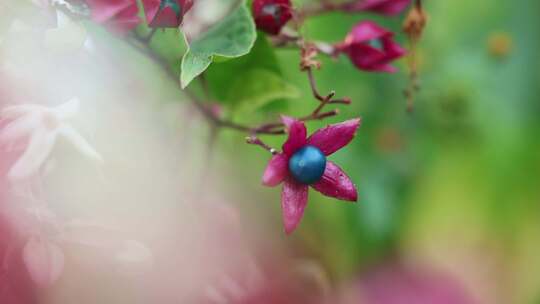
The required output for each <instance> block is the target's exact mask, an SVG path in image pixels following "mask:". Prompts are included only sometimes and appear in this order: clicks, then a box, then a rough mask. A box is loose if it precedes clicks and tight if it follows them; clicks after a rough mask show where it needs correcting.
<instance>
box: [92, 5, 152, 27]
mask: <svg viewBox="0 0 540 304" xmlns="http://www.w3.org/2000/svg"><path fill="white" fill-rule="evenodd" d="M86 2H87V3H88V6H89V7H90V10H91V14H92V19H93V20H94V21H95V22H97V23H101V24H104V25H106V26H107V27H108V28H110V29H111V30H113V31H115V32H118V33H126V32H129V31H131V30H132V29H134V28H135V27H136V26H137V25H139V24H140V23H141V19H140V18H139V9H138V7H137V1H136V0H86Z"/></svg>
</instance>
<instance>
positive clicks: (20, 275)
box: [0, 197, 37, 304]
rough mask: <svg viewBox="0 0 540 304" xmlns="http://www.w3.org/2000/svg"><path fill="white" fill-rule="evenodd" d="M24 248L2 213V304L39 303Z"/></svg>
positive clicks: (0, 279)
mask: <svg viewBox="0 0 540 304" xmlns="http://www.w3.org/2000/svg"><path fill="white" fill-rule="evenodd" d="M1 198H2V197H0V199H1ZM4 202H5V201H2V203H4ZM22 248H23V243H22V240H21V238H20V236H19V235H18V233H17V231H16V230H15V229H14V228H13V227H12V226H11V224H10V221H7V220H6V217H5V216H4V214H3V213H2V212H0V300H1V301H0V303H2V304H34V303H37V298H36V290H35V288H34V286H35V285H34V284H33V282H32V280H31V278H30V276H29V274H28V271H27V269H26V265H25V264H24V261H23V257H22Z"/></svg>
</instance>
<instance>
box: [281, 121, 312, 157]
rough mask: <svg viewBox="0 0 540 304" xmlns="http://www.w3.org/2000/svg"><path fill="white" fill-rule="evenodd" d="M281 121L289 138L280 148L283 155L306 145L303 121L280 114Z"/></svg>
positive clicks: (289, 154)
mask: <svg viewBox="0 0 540 304" xmlns="http://www.w3.org/2000/svg"><path fill="white" fill-rule="evenodd" d="M281 121H282V122H283V124H284V125H285V129H286V130H287V133H289V138H287V141H286V142H285V143H284V144H283V147H282V149H283V152H284V153H285V155H287V156H291V155H292V154H293V153H294V152H296V150H298V149H300V148H301V147H303V146H305V145H306V136H307V130H306V125H305V124H304V122H302V121H299V120H297V119H294V118H291V117H288V116H281Z"/></svg>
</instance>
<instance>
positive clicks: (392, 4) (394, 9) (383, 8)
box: [344, 0, 411, 16]
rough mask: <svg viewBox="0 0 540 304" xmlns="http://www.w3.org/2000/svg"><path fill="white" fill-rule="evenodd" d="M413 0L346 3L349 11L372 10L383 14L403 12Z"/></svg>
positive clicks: (366, 0) (367, 0)
mask: <svg viewBox="0 0 540 304" xmlns="http://www.w3.org/2000/svg"><path fill="white" fill-rule="evenodd" d="M410 3H411V0H358V1H356V2H350V3H347V4H346V5H344V9H345V10H347V11H353V12H356V11H370V12H374V13H378V14H383V15H390V16H391V15H397V14H399V13H401V12H402V11H403V10H404V9H405V8H406V7H407V6H408V5H409V4H410Z"/></svg>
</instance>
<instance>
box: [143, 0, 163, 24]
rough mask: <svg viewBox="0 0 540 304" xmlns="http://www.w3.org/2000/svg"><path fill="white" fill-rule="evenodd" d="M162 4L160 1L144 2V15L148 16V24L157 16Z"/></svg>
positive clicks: (150, 0) (147, 0)
mask: <svg viewBox="0 0 540 304" xmlns="http://www.w3.org/2000/svg"><path fill="white" fill-rule="evenodd" d="M160 2H161V1H160V0H142V4H143V7H144V13H145V15H146V21H147V22H148V24H150V23H151V22H152V20H154V18H155V16H156V15H157V13H158V11H159V6H160Z"/></svg>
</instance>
